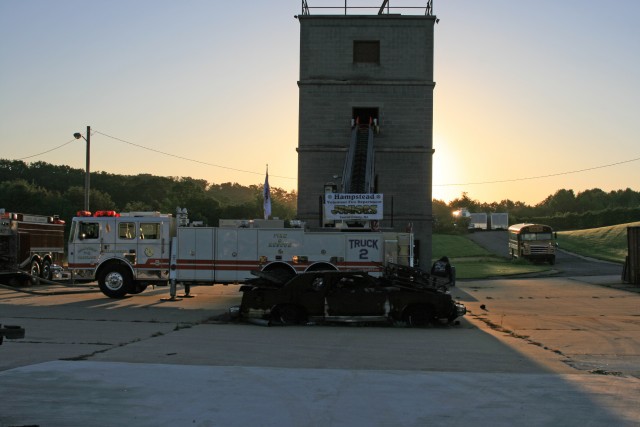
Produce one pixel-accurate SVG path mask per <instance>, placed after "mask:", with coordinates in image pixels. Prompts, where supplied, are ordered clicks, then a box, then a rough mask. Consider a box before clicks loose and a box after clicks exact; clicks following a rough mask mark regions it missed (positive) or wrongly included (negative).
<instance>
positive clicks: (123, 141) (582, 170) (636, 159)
mask: <svg viewBox="0 0 640 427" xmlns="http://www.w3.org/2000/svg"><path fill="white" fill-rule="evenodd" d="M91 130H92V131H93V133H94V134H96V133H98V134H100V135H102V136H106V137H107V138H111V139H114V140H116V141H120V142H122V143H125V144H128V145H132V146H134V147H138V148H142V149H144V150H148V151H151V152H154V153H158V154H162V155H164V156H169V157H174V158H176V159H181V160H186V161H188V162H193V163H200V164H203V165H206V166H212V167H216V168H221V169H227V170H232V171H236V172H242V173H250V174H253V175H262V172H254V171H248V170H244V169H237V168H232V167H229V166H222V165H216V164H213V163H209V162H203V161H201V160H196V159H191V158H188V157H183V156H178V155H176V154H171V153H166V152H164V151H160V150H156V149H153V148H149V147H145V146H144V145H140V144H136V143H133V142H130V141H126V140H124V139H122V138H117V137H115V136H111V135H107V134H106V133H103V132H100V131H97V130H95V129H91ZM74 141H75V138H74V139H72V140H70V141H67V142H65V143H64V144H61V145H58V146H57V147H54V148H51V149H50V150H47V151H43V152H41V153H38V154H33V155H31V156H26V157H22V158H20V159H17V160H25V159H30V158H33V157H38V156H41V155H43V154H47V153H50V152H52V151H55V150H58V149H60V148H62V147H64V146H66V145H69V144H71V143H72V142H74ZM638 160H640V157H636V158H635V159H629V160H623V161H620V162H615V163H609V164H606V165H600V166H594V167H590V168H584V169H577V170H573V171H567V172H558V173H552V174H548V175H536V176H529V177H524V178H511V179H501V180H495V181H479V182H464V183H449V184H433V186H434V187H454V186H462V185H486V184H501V183H505V182H517V181H528V180H533V179H542V178H551V177H554V176H562V175H571V174H576V173H581V172H587V171H591V170H596V169H604V168H609V167H612V166H618V165H623V164H625V163H632V162H637V161H638ZM272 177H274V178H282V179H297V178H292V177H289V176H280V175H272Z"/></svg>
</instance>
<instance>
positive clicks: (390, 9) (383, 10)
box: [301, 0, 433, 16]
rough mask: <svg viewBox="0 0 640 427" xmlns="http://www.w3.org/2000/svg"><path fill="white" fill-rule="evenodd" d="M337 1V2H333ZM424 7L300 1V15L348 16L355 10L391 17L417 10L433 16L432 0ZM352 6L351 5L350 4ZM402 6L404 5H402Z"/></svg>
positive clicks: (387, 0)
mask: <svg viewBox="0 0 640 427" xmlns="http://www.w3.org/2000/svg"><path fill="white" fill-rule="evenodd" d="M334 1H337V0H334ZM425 1H426V5H425V6H411V5H408V4H407V3H408V2H407V1H405V2H404V3H402V2H400V4H401V5H400V6H395V3H394V6H391V5H390V3H391V0H383V1H382V5H380V6H349V2H348V1H347V0H344V6H309V3H308V1H307V0H302V12H301V15H303V16H304V15H311V12H312V11H321V13H328V14H337V13H340V14H342V13H344V14H345V15H348V14H349V11H354V10H357V11H358V13H361V12H363V11H364V12H371V11H377V14H378V15H391V14H399V13H401V12H405V13H408V14H414V12H415V11H417V10H424V14H425V15H427V16H431V15H432V14H433V0H425ZM352 4H353V3H352ZM403 4H404V5H403Z"/></svg>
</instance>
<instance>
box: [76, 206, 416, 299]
mask: <svg viewBox="0 0 640 427" xmlns="http://www.w3.org/2000/svg"><path fill="white" fill-rule="evenodd" d="M387 263H394V264H401V265H407V266H411V265H412V263H413V235H412V234H411V233H397V232H379V231H377V232H374V231H366V230H365V231H356V232H341V231H339V230H336V231H331V232H329V231H307V230H304V229H303V228H282V227H279V228H265V227H264V226H262V225H261V226H260V227H251V226H245V225H240V226H235V227H198V226H194V224H192V223H189V220H188V217H187V213H186V210H185V209H178V213H177V214H176V215H175V216H174V215H171V214H161V213H159V212H129V213H117V212H115V211H100V212H96V213H94V214H91V213H89V212H81V213H79V216H77V217H75V218H73V221H72V223H71V230H70V236H69V246H68V265H69V269H70V270H71V273H72V277H74V278H76V279H86V280H97V281H98V284H99V286H100V289H101V291H102V292H103V293H104V294H105V295H107V296H108V297H111V298H121V297H123V296H124V295H126V294H137V293H140V292H142V291H144V290H145V289H146V287H147V286H148V285H150V284H154V285H167V284H169V282H171V284H172V286H173V285H175V284H176V283H182V284H184V285H186V286H191V285H193V284H195V285H197V284H209V285H211V284H214V283H222V284H225V283H227V284H228V283H239V282H243V281H245V280H247V279H249V278H252V277H254V276H253V275H252V274H251V271H256V270H257V271H265V272H273V273H274V274H276V273H279V274H283V273H288V274H291V275H293V274H297V273H299V272H303V271H316V270H326V269H332V270H360V271H368V272H369V273H371V274H373V275H380V274H382V272H383V270H384V266H385V265H386V264H387Z"/></svg>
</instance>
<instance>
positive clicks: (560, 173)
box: [433, 157, 640, 187]
mask: <svg viewBox="0 0 640 427" xmlns="http://www.w3.org/2000/svg"><path fill="white" fill-rule="evenodd" d="M638 160H640V157H636V158H635V159H630V160H624V161H622V162H616V163H609V164H607V165H601V166H594V167H591V168H585V169H578V170H574V171H569V172H558V173H552V174H549V175H537V176H529V177H526V178H513V179H502V180H497V181H482V182H467V183H459V184H433V186H434V187H448V186H457V185H482V184H499V183H504V182H516V181H526V180H531V179H541V178H550V177H553V176H561V175H571V174H574V173H580V172H587V171H591V170H595V169H603V168H608V167H611V166H618V165H622V164H625V163H631V162H637V161H638Z"/></svg>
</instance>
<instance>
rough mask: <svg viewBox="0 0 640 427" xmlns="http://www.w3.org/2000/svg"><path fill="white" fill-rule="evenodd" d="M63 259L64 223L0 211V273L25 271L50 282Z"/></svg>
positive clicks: (49, 217) (46, 217)
mask: <svg viewBox="0 0 640 427" xmlns="http://www.w3.org/2000/svg"><path fill="white" fill-rule="evenodd" d="M63 258H64V221H62V220H60V219H59V218H57V217H55V216H43V215H28V214H21V213H9V212H5V211H4V210H0V273H3V274H15V273H18V272H19V271H25V272H27V273H29V274H31V276H32V280H37V278H43V279H47V280H50V279H51V277H52V266H53V265H55V264H61V263H62V260H63Z"/></svg>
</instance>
